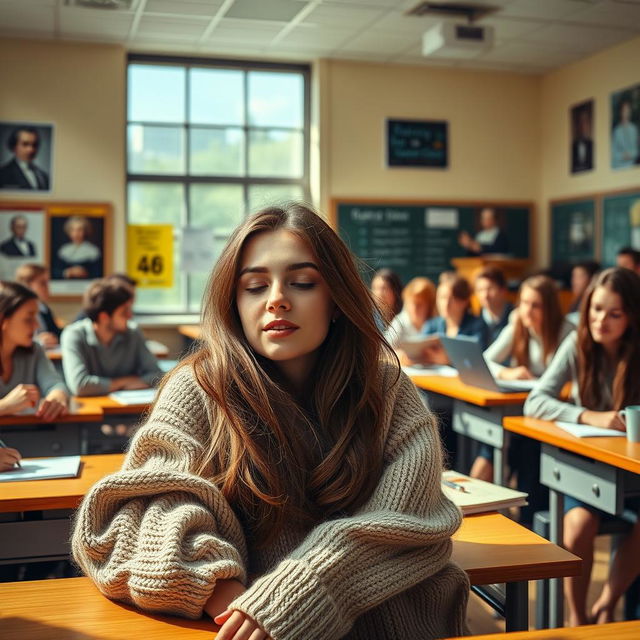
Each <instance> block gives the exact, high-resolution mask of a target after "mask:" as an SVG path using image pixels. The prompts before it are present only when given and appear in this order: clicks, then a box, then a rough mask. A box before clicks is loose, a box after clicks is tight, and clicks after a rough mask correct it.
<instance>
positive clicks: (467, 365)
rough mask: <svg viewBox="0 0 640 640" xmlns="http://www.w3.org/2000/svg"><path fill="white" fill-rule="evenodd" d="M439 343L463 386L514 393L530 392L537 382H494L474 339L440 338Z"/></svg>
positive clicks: (462, 337)
mask: <svg viewBox="0 0 640 640" xmlns="http://www.w3.org/2000/svg"><path fill="white" fill-rule="evenodd" d="M440 342H441V343H442V346H443V347H444V349H445V351H446V352H447V355H448V356H449V361H450V362H451V364H452V365H453V366H454V367H455V368H456V369H457V370H458V375H459V376H460V380H462V382H464V383H465V384H469V385H472V386H474V387H480V388H481V389H487V390H488V391H498V392H500V393H514V392H518V391H531V389H533V387H534V385H535V384H536V382H537V380H496V378H495V377H494V375H493V373H491V369H489V365H488V364H487V362H486V360H485V359H484V355H483V353H482V347H481V346H480V343H479V342H478V341H477V340H475V339H474V338H470V337H468V336H458V337H456V338H449V337H448V336H440Z"/></svg>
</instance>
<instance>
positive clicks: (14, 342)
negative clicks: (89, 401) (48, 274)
mask: <svg viewBox="0 0 640 640" xmlns="http://www.w3.org/2000/svg"><path fill="white" fill-rule="evenodd" d="M37 316H38V296H37V295H36V294H35V293H34V292H33V291H32V290H31V289H27V287H24V286H22V285H21V284H18V283H17V282H4V281H0V415H10V414H14V413H19V412H20V411H23V410H25V409H33V408H35V409H36V415H37V416H40V417H42V418H43V419H44V420H47V421H51V420H55V419H56V418H59V417H60V416H61V415H63V414H65V413H66V412H67V404H68V399H69V394H68V391H67V388H66V386H65V385H64V383H63V382H62V379H61V378H60V375H59V374H58V373H57V372H56V370H55V369H54V367H53V365H52V364H51V362H50V361H49V359H48V358H47V356H46V355H45V353H44V351H43V350H42V347H41V346H40V345H39V344H37V343H34V341H33V334H34V332H35V330H36V329H37V328H38V318H37Z"/></svg>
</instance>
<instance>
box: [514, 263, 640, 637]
mask: <svg viewBox="0 0 640 640" xmlns="http://www.w3.org/2000/svg"><path fill="white" fill-rule="evenodd" d="M638 291H640V277H639V276H638V275H637V274H636V273H634V272H633V271H631V270H629V269H621V268H614V269H607V270H606V271H603V272H602V273H600V274H599V275H598V276H596V278H595V280H594V281H593V282H592V284H591V285H590V287H589V289H588V290H587V293H586V298H585V304H583V305H582V307H581V310H580V322H579V325H578V330H577V332H573V333H571V334H570V335H569V336H568V337H567V339H566V340H565V341H564V342H563V343H562V344H561V345H560V348H559V349H558V352H557V353H556V355H555V357H554V359H553V361H552V362H551V364H550V365H549V367H548V369H547V370H546V372H545V373H544V375H543V376H542V378H540V382H539V383H538V384H537V386H536V387H535V389H534V390H533V391H532V392H531V394H530V395H529V398H528V399H527V402H526V404H525V405H524V412H525V414H526V415H528V416H533V417H535V418H541V419H543V420H565V421H567V422H580V423H582V424H590V425H593V426H597V427H604V428H606V429H617V430H621V431H624V429H625V424H624V418H623V417H622V416H621V414H620V411H621V410H622V409H623V408H624V407H626V406H628V405H634V404H640V386H639V385H638V379H640V296H639V295H638ZM567 382H571V383H572V386H571V401H570V402H566V401H563V400H561V399H560V397H559V396H560V392H561V390H562V388H563V387H564V385H565V384H566V383H567ZM635 502H636V504H634V505H633V506H634V508H635V507H638V506H640V505H638V504H637V500H636V501H635ZM564 506H565V516H564V545H565V547H566V548H567V549H569V551H571V552H572V553H575V554H576V555H578V556H580V557H581V558H582V561H583V565H582V567H583V571H582V574H581V575H579V576H576V577H575V578H568V579H567V580H566V581H565V586H566V589H565V592H566V596H567V599H568V602H569V622H570V624H571V625H580V624H587V623H588V622H609V621H611V620H613V611H614V608H615V605H616V603H617V601H618V599H619V598H620V596H621V595H622V594H623V593H624V592H625V590H626V589H627V587H628V586H629V585H630V584H631V583H632V582H633V580H634V579H635V578H636V576H637V575H638V574H639V573H640V553H638V548H640V521H638V522H637V523H636V525H635V526H634V528H633V531H632V533H631V534H630V535H629V537H627V538H626V539H625V541H624V542H623V543H622V544H621V545H620V546H619V547H618V550H617V552H616V555H615V558H614V560H613V563H612V564H611V568H610V571H609V577H608V578H607V581H606V583H605V584H604V587H603V590H602V593H601V594H600V596H599V597H598V599H597V601H596V603H595V604H594V605H593V608H592V610H591V615H587V612H586V599H587V591H588V588H589V580H590V575H591V567H592V563H593V543H594V539H595V536H596V534H597V532H598V528H599V525H600V520H601V518H603V517H606V515H605V514H603V513H602V512H600V511H598V510H597V509H595V508H593V507H590V506H588V505H586V504H584V503H582V502H580V501H578V500H575V499H572V498H565V505H564Z"/></svg>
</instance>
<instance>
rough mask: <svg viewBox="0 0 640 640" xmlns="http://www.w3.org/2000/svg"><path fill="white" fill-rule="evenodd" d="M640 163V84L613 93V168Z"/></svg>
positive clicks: (623, 167)
mask: <svg viewBox="0 0 640 640" xmlns="http://www.w3.org/2000/svg"><path fill="white" fill-rule="evenodd" d="M637 164H640V84H636V85H634V86H632V87H627V88H626V89H622V91H616V92H615V93H612V94H611V168H612V169H625V168H627V167H633V166H634V165H637Z"/></svg>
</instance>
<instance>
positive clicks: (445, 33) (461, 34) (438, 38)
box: [422, 22, 493, 58]
mask: <svg viewBox="0 0 640 640" xmlns="http://www.w3.org/2000/svg"><path fill="white" fill-rule="evenodd" d="M492 46H493V27H480V26H477V25H471V24H455V23H453V22H440V23H439V24H436V25H434V26H433V27H431V29H429V30H428V31H425V33H424V34H423V36H422V55H424V56H429V57H432V58H475V57H476V56H477V55H478V54H480V53H482V52H484V51H488V50H489V49H491V47H492Z"/></svg>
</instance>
